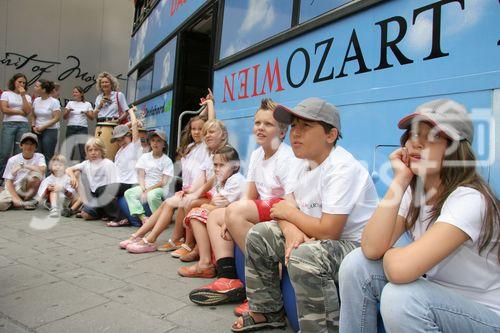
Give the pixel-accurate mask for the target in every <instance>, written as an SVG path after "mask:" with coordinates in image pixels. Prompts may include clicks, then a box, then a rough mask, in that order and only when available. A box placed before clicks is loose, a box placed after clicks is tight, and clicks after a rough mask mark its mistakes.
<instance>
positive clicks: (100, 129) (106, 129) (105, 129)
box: [95, 122, 119, 161]
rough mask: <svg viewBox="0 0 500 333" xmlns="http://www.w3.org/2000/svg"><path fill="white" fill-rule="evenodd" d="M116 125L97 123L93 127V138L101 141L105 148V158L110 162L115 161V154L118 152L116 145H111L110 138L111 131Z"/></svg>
mask: <svg viewBox="0 0 500 333" xmlns="http://www.w3.org/2000/svg"><path fill="white" fill-rule="evenodd" d="M116 125H117V124H115V123H106V122H102V123H97V124H96V127H95V137H96V138H99V139H101V140H102V141H103V142H104V146H105V147H106V158H109V159H110V160H112V161H113V160H114V159H115V155H116V152H117V151H118V148H119V147H118V143H116V142H114V143H111V136H112V135H113V129H114V128H115V126H116Z"/></svg>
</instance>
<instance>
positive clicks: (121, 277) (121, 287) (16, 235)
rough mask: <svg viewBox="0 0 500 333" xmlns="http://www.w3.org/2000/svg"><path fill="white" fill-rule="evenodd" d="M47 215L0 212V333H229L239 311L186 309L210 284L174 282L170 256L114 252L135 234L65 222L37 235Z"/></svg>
mask: <svg viewBox="0 0 500 333" xmlns="http://www.w3.org/2000/svg"><path fill="white" fill-rule="evenodd" d="M47 213H48V212H47V211H44V210H41V209H38V210H35V211H31V212H29V211H12V210H10V211H7V212H0V332H1V333H3V332H8V333H21V332H41V333H42V332H43V333H57V332H61V333H62V332H71V333H79V332H119V333H128V332H141V333H147V332H155V333H156V332H158V333H163V332H172V333H177V332H230V326H231V324H232V322H233V321H234V320H235V318H236V317H234V316H233V314H232V310H233V308H234V306H235V305H237V304H228V305H222V306H214V307H200V306H197V305H194V304H192V303H191V302H190V301H189V299H188V297H187V295H188V294H189V291H191V290H192V289H193V288H195V287H198V286H200V285H202V284H205V283H207V282H209V281H210V280H205V279H188V278H181V277H179V276H178V275H177V268H178V267H179V266H180V265H181V262H180V261H179V260H177V259H174V258H172V257H170V255H169V254H165V253H160V252H155V253H149V254H140V255H133V254H129V253H127V252H126V251H123V250H120V249H119V248H118V242H119V241H120V240H123V239H125V238H126V237H127V236H128V235H129V234H130V233H131V232H132V230H133V229H131V228H108V227H106V226H105V225H104V222H101V221H91V222H88V221H83V220H82V219H77V218H64V217H63V218H61V219H60V220H58V221H57V222H56V223H55V225H54V226H53V227H52V228H49V229H45V230H37V229H35V228H34V227H38V228H40V227H42V228H47V227H48V225H52V224H54V221H56V220H57V219H49V218H48V217H47ZM169 233H170V230H167V232H166V235H162V237H161V238H160V239H159V242H160V243H161V242H164V241H166V239H167V238H168V236H167V235H168V234H169ZM267 332H292V330H291V329H290V328H287V330H286V331H285V330H272V331H271V330H270V331H267Z"/></svg>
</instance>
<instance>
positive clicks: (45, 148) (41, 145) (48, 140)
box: [36, 128, 59, 174]
mask: <svg viewBox="0 0 500 333" xmlns="http://www.w3.org/2000/svg"><path fill="white" fill-rule="evenodd" d="M36 136H37V137H38V148H37V150H38V152H39V153H42V154H43V155H44V156H45V161H46V162H47V166H48V165H49V162H50V159H51V158H52V156H54V152H55V151H56V146H57V137H58V136H59V129H57V128H50V129H49V128H48V129H46V130H45V131H43V132H42V134H37V135H36ZM47 174H50V170H49V168H48V167H47Z"/></svg>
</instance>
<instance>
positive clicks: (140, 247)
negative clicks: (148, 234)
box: [127, 238, 156, 253]
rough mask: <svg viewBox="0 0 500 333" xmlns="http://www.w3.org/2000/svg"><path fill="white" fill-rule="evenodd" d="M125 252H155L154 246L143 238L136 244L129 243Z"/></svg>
mask: <svg viewBox="0 0 500 333" xmlns="http://www.w3.org/2000/svg"><path fill="white" fill-rule="evenodd" d="M127 251H128V252H130V253H148V252H155V251H156V245H154V244H153V243H150V242H148V241H147V240H146V239H145V238H143V239H142V240H140V241H138V242H136V243H131V244H129V245H127Z"/></svg>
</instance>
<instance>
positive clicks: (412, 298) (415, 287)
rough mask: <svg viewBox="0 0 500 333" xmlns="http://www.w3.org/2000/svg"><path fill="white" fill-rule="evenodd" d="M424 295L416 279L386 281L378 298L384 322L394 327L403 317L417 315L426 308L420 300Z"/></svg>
mask: <svg viewBox="0 0 500 333" xmlns="http://www.w3.org/2000/svg"><path fill="white" fill-rule="evenodd" d="M424 295H425V291H424V290H423V289H422V286H421V283H420V281H418V280H417V281H414V282H412V283H406V284H394V283H387V284H386V285H385V287H384V289H383V290H382V295H381V299H380V313H381V315H382V318H383V319H384V324H385V325H387V326H388V327H394V325H400V323H401V321H402V320H405V318H406V319H408V318H410V317H415V316H417V317H419V316H420V313H421V311H422V310H424V311H426V310H425V309H427V306H426V305H425V304H422V302H421V297H423V296H424ZM419 304H420V305H421V306H419Z"/></svg>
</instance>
